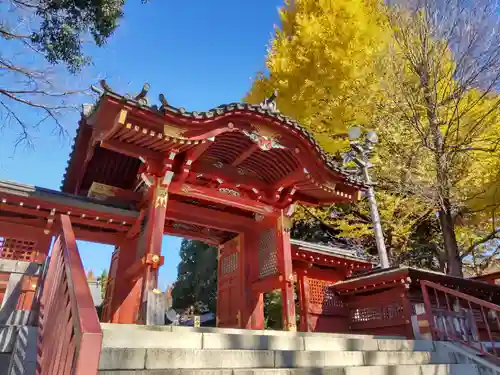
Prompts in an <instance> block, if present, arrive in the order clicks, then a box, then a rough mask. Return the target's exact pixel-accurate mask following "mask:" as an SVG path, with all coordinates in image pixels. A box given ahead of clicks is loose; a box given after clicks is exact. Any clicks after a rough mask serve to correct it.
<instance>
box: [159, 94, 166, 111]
mask: <svg viewBox="0 0 500 375" xmlns="http://www.w3.org/2000/svg"><path fill="white" fill-rule="evenodd" d="M158 99H159V100H160V103H161V108H160V109H166V108H167V107H168V101H167V98H165V95H163V94H160V95H158Z"/></svg>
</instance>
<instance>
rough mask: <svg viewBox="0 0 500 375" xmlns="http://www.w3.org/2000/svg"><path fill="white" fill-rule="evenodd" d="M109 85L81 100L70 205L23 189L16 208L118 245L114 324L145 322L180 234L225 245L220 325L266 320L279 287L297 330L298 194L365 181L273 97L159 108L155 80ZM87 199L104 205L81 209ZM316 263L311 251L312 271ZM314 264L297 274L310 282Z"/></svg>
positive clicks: (110, 306)
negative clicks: (293, 239) (152, 95)
mask: <svg viewBox="0 0 500 375" xmlns="http://www.w3.org/2000/svg"><path fill="white" fill-rule="evenodd" d="M102 87H103V91H100V93H101V96H100V99H99V101H98V103H97V104H96V105H94V106H85V108H84V113H83V116H82V119H81V121H80V123H79V127H78V130H77V135H76V137H75V141H74V145H73V151H72V154H71V156H70V160H69V162H68V168H67V170H66V174H65V176H64V180H63V184H62V191H63V192H64V193H66V194H68V195H66V197H65V198H64V199H66V200H71V202H69V201H68V202H66V204H59V203H58V205H55V204H51V203H50V201H43V200H42V201H41V200H40V199H38V200H37V197H36V196H31V197H30V202H32V203H30V205H31V206H33V207H31V206H30V207H29V208H28V207H27V201H28V199H27V198H25V199H24V200H26V202H24V204H25V205H24V206H22V207H21V206H16V209H15V212H20V211H19V210H20V209H24V210H26V209H27V210H28V211H29V214H30V215H31V216H30V217H32V219H29V220H32V221H31V222H30V223H31V224H30V225H33V226H34V227H36V228H37V229H36V231H37V232H36V233H41V232H40V231H42V232H44V233H47V234H48V235H49V236H51V235H52V234H53V233H55V232H54V231H55V230H56V229H57V228H59V225H60V224H59V218H58V214H61V213H62V214H66V215H67V216H68V217H69V219H70V221H71V223H72V225H73V226H74V229H75V235H76V237H77V238H78V239H86V240H90V241H95V242H104V243H111V244H114V245H115V246H116V251H115V253H114V254H113V258H112V264H111V267H110V277H109V285H108V288H107V294H106V297H105V306H104V311H103V316H104V320H105V321H110V322H115V323H136V322H144V319H145V311H146V306H147V298H148V293H150V292H151V291H152V290H154V289H155V288H157V277H158V269H159V267H160V266H161V265H162V264H163V263H164V262H165V261H168V254H161V253H160V251H161V241H162V237H163V235H164V234H171V235H177V236H181V237H184V238H191V239H199V240H202V241H205V242H207V243H209V244H213V245H217V246H219V248H220V257H219V280H220V282H219V296H220V298H219V301H218V307H219V309H218V314H219V316H218V320H219V324H220V325H221V326H227V327H230V326H231V327H242V328H255V329H259V328H263V298H262V294H263V293H265V292H268V291H271V290H281V293H282V300H283V306H284V308H283V322H284V325H285V329H289V330H294V329H296V323H295V304H294V282H295V279H296V276H295V274H294V267H296V269H295V271H297V270H298V269H299V268H300V267H301V266H300V264H302V263H304V259H303V258H302V259H294V255H293V254H292V246H291V243H290V235H289V230H288V229H289V228H288V225H289V224H288V223H289V218H288V216H287V214H290V213H291V212H292V209H291V208H292V207H293V204H294V203H295V202H301V203H303V204H310V205H321V204H331V203H336V202H350V201H352V200H354V199H356V198H357V196H358V191H359V189H361V188H362V184H361V183H360V182H359V181H357V180H356V179H354V178H352V177H351V176H349V175H348V174H346V173H345V172H343V171H342V169H341V168H340V166H338V165H337V164H336V162H335V161H333V160H331V159H330V158H329V157H328V156H327V155H326V154H325V153H323V151H322V150H321V149H320V147H319V146H318V145H317V144H316V142H315V141H314V139H313V137H312V136H311V135H310V134H309V133H308V132H306V131H305V130H304V129H303V128H301V127H300V125H298V124H297V123H296V122H294V121H292V120H291V119H289V118H287V117H285V116H283V115H281V114H280V113H279V112H277V111H276V110H275V104H274V103H272V102H269V100H267V101H265V102H264V103H262V104H260V105H250V104H243V103H234V104H229V105H223V106H219V107H217V108H215V109H214V110H211V111H207V112H188V111H186V110H184V109H183V108H175V107H172V106H170V105H169V104H168V102H167V101H166V100H165V98H164V97H163V96H162V95H160V101H161V107H159V108H158V107H157V106H152V105H150V103H149V101H148V99H147V97H146V96H147V90H148V87H147V86H145V87H144V89H143V90H142V91H141V93H139V94H138V95H136V96H135V97H134V98H129V97H125V96H122V95H119V94H116V93H115V92H113V91H112V90H111V89H110V88H109V87H108V86H107V85H106V84H105V83H104V82H103V83H102ZM49 198H50V197H46V199H49ZM9 199H11V198H10V197H9ZM16 199H18V198H16ZM50 199H52V198H50ZM58 199H59V197H58ZM61 199H62V197H61ZM89 199H90V200H92V201H94V202H95V201H98V202H99V203H100V204H99V205H96V206H100V207H99V208H98V209H97V208H96V207H93V208H92V209H91V210H89V209H88V208H84V209H83V210H82V209H81V208H80V207H79V206H78V205H79V204H80V205H81V203H78V202H83V201H86V202H88V200H89ZM18 200H23V198H20V199H18ZM40 202H42V204H40ZM35 206H38V207H42V206H43V207H47V208H46V209H47V210H50V211H43V212H42V211H41V210H40V209H38V211H37V209H36V207H35ZM51 206H52V207H51ZM9 207H10V206H9ZM9 209H10V208H9ZM44 209H45V208H44ZM102 211H104V212H102ZM99 212H101V213H99ZM9 220H10V219H9ZM26 220H28V219H26V218H25V219H19V220H18V222H19V223H20V224H26V223H27V222H26ZM54 223H55V225H54V227H52V225H53V224H54ZM47 246H48V244H47ZM44 251H45V250H44ZM313 263H314V264H316V263H317V260H314V261H313V262H311V261H310V260H309V261H307V260H305V264H309V266H307V267H306V268H308V267H309V268H310V267H311V264H313ZM359 264H360V263H359V262H358V266H359ZM329 266H332V264H329ZM368 266H370V265H367V264H364V265H362V267H368ZM370 267H371V266H370ZM313 271H314V270H310V274H309V277H311V279H312V274H313ZM306 272H307V270H305V271H304V272H302V271H297V272H295V273H297V275H298V279H299V283H300V284H301V285H302V290H303V291H306V290H307V286H306V284H307V283H305V282H304V280H306V278H304V277H303V275H304V274H305V273H306ZM315 272H316V271H315ZM317 272H320V271H317ZM339 277H345V274H344V275H343V276H339ZM331 278H332V276H330V277H329V278H326V279H325V278H323V279H325V280H327V281H328V282H330V281H331V280H330V279H331ZM333 278H334V279H337V280H338V278H337V276H335V277H333ZM333 281H335V280H333ZM311 285H312V284H311ZM309 288H310V289H311V288H312V287H311V286H309ZM306 294H307V293H306ZM304 303H307V301H305V300H304ZM307 327H308V325H307V324H306V325H304V328H305V329H307Z"/></svg>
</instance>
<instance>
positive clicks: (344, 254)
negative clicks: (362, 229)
mask: <svg viewBox="0 0 500 375" xmlns="http://www.w3.org/2000/svg"><path fill="white" fill-rule="evenodd" d="M290 243H291V244H292V245H295V246H298V247H299V249H303V250H306V251H310V252H313V253H318V254H323V255H329V256H334V257H340V258H345V259H350V260H353V261H356V262H362V263H372V262H370V261H369V260H366V259H363V258H361V257H360V256H358V255H357V254H356V250H352V249H347V248H341V247H337V246H328V245H321V244H317V243H311V242H306V241H300V240H294V239H291V240H290Z"/></svg>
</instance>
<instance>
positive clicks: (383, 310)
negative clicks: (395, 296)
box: [350, 303, 404, 323]
mask: <svg viewBox="0 0 500 375" xmlns="http://www.w3.org/2000/svg"><path fill="white" fill-rule="evenodd" d="M403 315H404V314H403V306H402V305H401V304H399V303H392V304H389V305H385V306H378V307H361V308H358V309H352V310H351V311H350V320H351V323H366V322H371V321H374V320H376V321H381V320H393V319H397V318H403Z"/></svg>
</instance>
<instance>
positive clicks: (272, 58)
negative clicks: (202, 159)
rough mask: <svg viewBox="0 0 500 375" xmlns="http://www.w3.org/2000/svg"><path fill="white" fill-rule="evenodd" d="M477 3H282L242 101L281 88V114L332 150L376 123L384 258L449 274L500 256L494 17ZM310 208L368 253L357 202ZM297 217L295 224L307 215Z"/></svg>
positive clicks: (369, 238)
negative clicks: (260, 66)
mask: <svg viewBox="0 0 500 375" xmlns="http://www.w3.org/2000/svg"><path fill="white" fill-rule="evenodd" d="M393 3H397V4H398V5H397V6H396V5H394V4H393ZM479 3H480V4H481V5H480V6H478V7H477V11H475V10H474V11H472V9H471V8H470V7H471V6H472V3H470V2H462V1H459V0H451V1H441V0H437V1H419V0H400V1H389V2H383V1H376V0H354V1H347V0H346V1H335V2H333V1H321V0H319V1H318V0H296V1H289V2H286V6H285V7H284V9H282V11H281V25H280V27H279V28H278V29H277V30H276V33H275V36H274V39H273V41H272V43H271V48H270V50H269V54H268V56H267V61H266V66H267V69H268V71H267V72H265V73H261V74H259V75H258V76H257V78H256V80H255V82H254V85H253V87H252V89H251V90H250V93H249V94H248V97H247V100H248V101H250V102H259V101H261V100H262V99H263V98H264V97H266V96H268V95H269V93H270V92H272V90H274V89H278V92H279V95H278V101H277V104H278V109H279V110H280V111H282V112H283V113H284V114H286V115H289V116H292V117H295V118H296V119H297V120H299V121H300V122H301V123H302V125H304V126H305V127H306V128H307V129H308V130H310V131H311V132H312V133H313V134H314V135H315V137H316V138H317V140H318V141H319V142H320V143H321V144H322V146H323V147H324V148H325V149H326V150H327V151H329V152H331V153H332V156H335V155H333V153H335V152H337V153H339V152H342V151H345V150H346V149H347V142H346V141H345V138H343V135H344V134H345V132H346V129H347V128H348V127H349V126H351V125H353V124H361V126H362V127H364V128H365V129H375V130H377V132H378V133H379V135H380V139H381V142H380V146H379V147H378V149H377V155H376V157H375V160H374V164H375V168H374V169H373V174H374V177H375V179H376V181H377V182H378V184H377V188H376V190H377V199H378V201H379V205H380V215H381V220H382V225H383V230H384V235H385V237H386V241H387V247H388V250H389V251H390V254H391V257H392V258H393V259H394V260H395V262H396V261H397V262H399V260H405V262H408V263H411V264H412V265H415V263H414V262H413V260H412V259H414V258H415V257H412V256H406V255H405V254H404V253H405V252H408V251H409V252H414V254H415V255H418V256H417V257H416V258H418V259H421V260H422V263H421V264H422V265H431V264H432V266H433V267H438V268H440V269H443V270H444V269H446V270H447V271H448V272H449V273H451V274H455V275H459V274H460V273H461V263H462V262H463V261H468V260H470V258H471V257H472V256H473V255H475V253H481V254H482V255H485V256H487V257H489V258H490V259H491V257H492V256H493V257H495V256H496V255H498V252H499V251H500V249H498V248H497V250H496V251H492V250H491V249H492V246H493V250H494V249H495V247H496V246H495V241H496V240H497V239H498V237H499V234H500V233H499V229H500V226H499V225H498V221H497V220H496V219H495V218H496V216H497V215H496V212H497V211H498V209H499V208H500V138H499V136H498V134H500V133H499V124H500V120H499V119H500V116H499V115H500V111H499V105H498V104H499V103H500V100H499V96H498V93H497V88H498V84H499V83H500V68H499V67H500V53H498V52H499V51H500V48H499V47H498V46H499V45H500V43H499V42H500V33H498V32H496V28H495V26H492V25H496V24H497V23H498V17H499V15H498V12H497V11H496V9H494V3H493V2H490V1H488V0H480V1H479ZM475 8H476V4H474V9H475ZM492 30H495V32H491V31H492ZM310 211H311V212H312V213H313V215H314V216H315V217H317V218H319V219H320V220H321V221H322V222H323V223H324V224H326V225H327V226H332V227H333V228H334V230H333V231H332V232H333V233H334V234H335V232H337V234H335V235H336V236H338V237H340V238H343V239H345V240H349V241H354V242H358V243H361V244H362V245H363V246H364V247H365V248H367V250H369V251H371V250H372V249H373V244H374V242H373V233H372V230H371V222H370V219H369V210H368V206H367V204H366V202H365V201H364V200H361V201H360V202H359V203H358V204H356V205H353V206H350V207H337V206H335V207H328V208H326V209H322V210H311V209H310ZM305 212H306V213H307V211H305V210H297V213H296V215H295V220H296V221H297V220H298V221H302V222H304V221H307V220H310V218H309V217H308V216H307V215H306V214H304V213H305ZM436 218H438V223H437V227H436V221H435V219H436ZM436 228H439V231H438V233H439V235H440V236H441V238H440V239H437V238H434V237H432V238H429V239H428V241H429V243H428V244H425V237H422V233H432V235H433V236H434V235H435V234H436V232H435V229H436ZM430 249H432V251H431V250H430ZM476 255H477V254H476ZM429 257H431V258H432V259H433V260H432V262H431V261H430V259H431V258H429ZM475 258H476V259H479V258H480V257H478V256H476V257H475Z"/></svg>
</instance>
